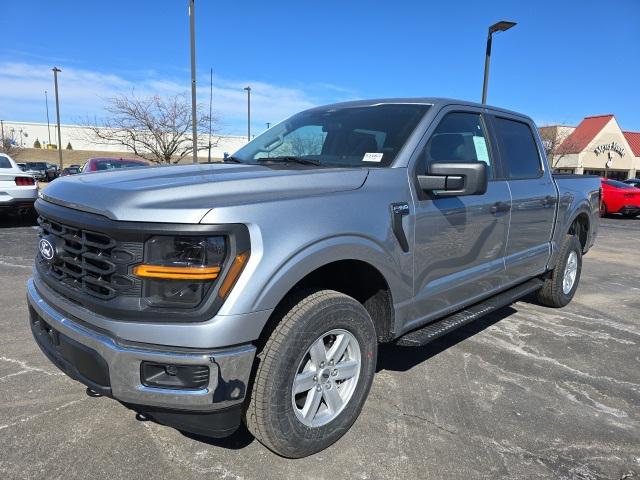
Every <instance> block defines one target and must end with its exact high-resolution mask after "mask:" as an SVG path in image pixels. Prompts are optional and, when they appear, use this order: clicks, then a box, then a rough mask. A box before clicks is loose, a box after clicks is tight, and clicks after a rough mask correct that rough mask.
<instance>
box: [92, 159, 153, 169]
mask: <svg viewBox="0 0 640 480" xmlns="http://www.w3.org/2000/svg"><path fill="white" fill-rule="evenodd" d="M143 166H145V164H144V163H142V162H136V161H134V160H98V161H97V162H96V170H113V169H114V168H129V167H143Z"/></svg>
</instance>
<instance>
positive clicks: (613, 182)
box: [604, 180, 635, 188]
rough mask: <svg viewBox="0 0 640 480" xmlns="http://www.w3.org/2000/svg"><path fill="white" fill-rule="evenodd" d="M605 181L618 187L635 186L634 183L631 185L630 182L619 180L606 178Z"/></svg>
mask: <svg viewBox="0 0 640 480" xmlns="http://www.w3.org/2000/svg"><path fill="white" fill-rule="evenodd" d="M604 183H606V184H607V185H609V186H611V187H616V188H635V187H634V186H633V185H629V184H628V183H624V182H619V181H618V180H605V181H604Z"/></svg>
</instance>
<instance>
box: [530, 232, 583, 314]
mask: <svg viewBox="0 0 640 480" xmlns="http://www.w3.org/2000/svg"><path fill="white" fill-rule="evenodd" d="M581 272H582V245H581V244H580V240H578V237H577V236H576V235H566V236H565V240H564V242H563V244H562V246H561V247H560V251H559V252H558V261H557V264H556V268H555V269H554V270H553V271H552V272H551V274H550V276H549V277H548V278H546V279H545V281H544V284H543V285H542V288H541V289H540V290H539V291H538V301H539V302H540V303H541V304H542V305H546V306H547V307H555V308H558V307H564V306H565V305H567V304H568V303H569V302H570V301H571V299H572V298H573V296H574V295H575V293H576V290H577V288H578V283H579V282H580V273H581Z"/></svg>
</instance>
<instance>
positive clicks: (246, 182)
mask: <svg viewBox="0 0 640 480" xmlns="http://www.w3.org/2000/svg"><path fill="white" fill-rule="evenodd" d="M367 174H368V170H367V169H362V168H353V169H351V168H331V169H329V168H295V169H291V168H286V169H285V168H281V167H275V168H273V167H266V166H262V165H241V164H229V163H220V164H206V165H175V166H158V167H148V168H130V169H122V170H118V171H110V172H98V173H87V174H81V175H75V176H68V177H61V178H58V179H56V180H55V181H53V182H51V183H50V184H49V185H48V186H47V187H46V188H44V189H43V191H42V192H41V197H42V199H43V200H46V201H48V202H51V203H55V204H58V205H63V206H66V207H70V208H74V209H76V210H83V211H86V212H92V213H97V214H100V215H104V216H106V217H108V218H111V219H113V220H121V221H142V222H167V223H199V222H200V220H201V219H202V218H203V217H204V215H205V214H206V213H207V212H208V211H209V210H210V209H212V208H216V207H220V206H229V205H238V204H247V203H257V202H266V201H272V200H282V199H290V198H298V197H306V196H310V195H320V194H327V193H333V192H341V191H347V190H355V189H358V188H360V187H361V186H362V185H363V183H364V181H365V180H366V178H367Z"/></svg>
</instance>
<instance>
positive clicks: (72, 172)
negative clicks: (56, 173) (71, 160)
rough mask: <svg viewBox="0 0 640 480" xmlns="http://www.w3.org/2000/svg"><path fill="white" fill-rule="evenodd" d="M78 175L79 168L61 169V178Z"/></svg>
mask: <svg viewBox="0 0 640 480" xmlns="http://www.w3.org/2000/svg"><path fill="white" fill-rule="evenodd" d="M79 173H80V167H73V166H71V167H66V168H63V169H62V173H61V174H60V176H61V177H68V176H69V175H77V174H79Z"/></svg>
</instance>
